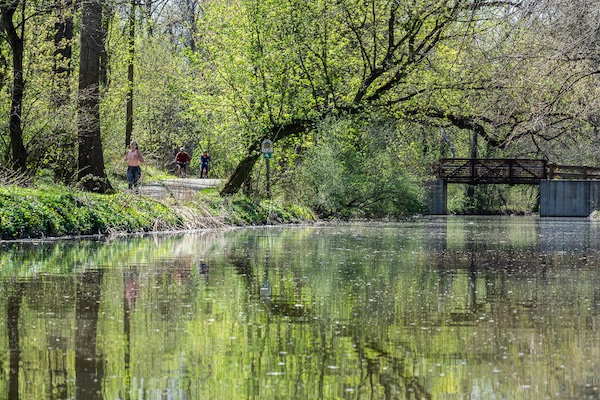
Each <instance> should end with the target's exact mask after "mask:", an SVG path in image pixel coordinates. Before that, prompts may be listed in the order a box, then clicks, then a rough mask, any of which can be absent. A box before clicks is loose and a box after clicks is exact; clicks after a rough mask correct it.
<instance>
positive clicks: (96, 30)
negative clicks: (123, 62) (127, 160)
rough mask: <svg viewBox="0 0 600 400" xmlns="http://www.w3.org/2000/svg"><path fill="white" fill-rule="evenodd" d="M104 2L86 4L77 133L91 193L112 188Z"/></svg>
mask: <svg viewBox="0 0 600 400" xmlns="http://www.w3.org/2000/svg"><path fill="white" fill-rule="evenodd" d="M103 38H104V35H103V29H102V0H83V1H82V6H81V54H80V60H79V92H78V105H79V110H78V116H77V130H78V139H79V140H78V141H79V157H78V180H79V182H80V183H81V184H82V186H83V187H84V188H85V189H86V190H89V191H92V192H99V193H106V192H110V191H112V190H113V189H112V187H111V185H110V183H109V181H108V178H107V176H106V171H105V169H104V156H103V154H102V139H101V137H100V80H99V79H100V54H101V52H102V49H103V48H104V46H103Z"/></svg>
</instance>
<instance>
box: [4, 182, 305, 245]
mask: <svg viewBox="0 0 600 400" xmlns="http://www.w3.org/2000/svg"><path fill="white" fill-rule="evenodd" d="M315 219H316V218H315V216H314V214H313V213H312V212H310V211H309V210H308V209H306V208H303V207H299V206H294V205H292V206H288V205H282V204H279V203H276V202H270V201H266V200H264V201H260V202H254V201H251V200H249V199H247V198H245V197H242V196H235V197H231V198H222V197H220V196H219V194H218V193H217V192H216V190H205V191H202V192H198V193H196V195H195V196H194V198H192V199H190V200H189V201H188V202H186V204H184V205H181V204H169V203H168V202H161V201H157V200H154V199H152V198H149V197H146V196H142V195H134V194H131V193H128V192H118V193H116V194H110V195H99V194H94V193H87V192H82V191H76V190H73V189H72V188H68V187H60V186H46V187H40V188H35V189H32V188H23V187H19V186H4V187H1V188H0V238H1V239H3V240H10V239H25V238H44V237H62V236H78V235H97V234H101V235H106V234H119V233H135V232H161V231H175V230H192V229H204V228H215V227H225V226H247V225H264V224H274V223H299V222H306V221H312V220H315Z"/></svg>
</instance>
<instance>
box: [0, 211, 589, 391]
mask: <svg viewBox="0 0 600 400" xmlns="http://www.w3.org/2000/svg"><path fill="white" fill-rule="evenodd" d="M598 231H599V229H598V225H597V223H595V222H593V221H589V220H587V219H537V218H458V217H452V218H440V219H423V220H419V221H416V222H407V223H399V224H395V223H394V224H391V223H390V224H360V225H359V224H356V225H345V226H335V227H290V228H264V229H247V230H234V231H220V232H204V233H199V234H190V235H175V236H153V237H135V238H128V239H118V240H114V241H70V242H54V243H18V244H17V243H11V244H4V245H3V247H2V251H1V252H0V257H1V258H2V271H1V276H0V291H1V293H2V296H1V297H0V301H1V302H2V308H1V309H0V310H2V311H0V322H1V323H2V325H3V329H2V332H4V333H3V334H1V335H0V344H1V345H2V347H3V348H4V349H6V351H4V352H2V354H1V355H0V362H1V365H2V366H3V368H2V371H3V372H2V373H3V379H0V398H6V399H33V398H40V399H41V398H58V399H70V398H77V399H80V398H81V399H129V398H169V399H246V398H260V399H281V398H290V399H319V398H321V399H346V398H348V399H404V398H414V399H418V398H436V399H463V398H471V399H477V398H479V399H494V398H502V399H507V398H510V399H519V398H523V399H530V398H598V397H599V395H598V393H599V392H598V385H599V382H598V380H599V379H600V378H599V377H598V376H599V375H598V374H597V371H598V370H599V369H600V368H599V367H600V365H599V364H600V361H599V360H600V345H599V343H600V341H599V334H598V315H599V311H600V279H599V276H598V266H599V265H600V260H599V257H598V248H599V243H600V237H599V234H598Z"/></svg>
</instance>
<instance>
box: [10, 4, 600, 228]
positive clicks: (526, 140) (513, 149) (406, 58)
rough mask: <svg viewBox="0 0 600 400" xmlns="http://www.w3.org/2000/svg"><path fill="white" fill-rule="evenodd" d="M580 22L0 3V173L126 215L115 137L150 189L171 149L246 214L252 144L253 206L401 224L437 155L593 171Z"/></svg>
mask: <svg viewBox="0 0 600 400" xmlns="http://www.w3.org/2000/svg"><path fill="white" fill-rule="evenodd" d="M599 15H600V5H598V4H595V3H594V4H588V3H585V2H572V1H566V0H546V1H530V0H516V1H511V2H497V1H480V0H456V1H451V2H448V1H446V0H416V1H402V2H398V1H382V0H340V1H335V2H332V1H329V0H315V1H310V2H306V1H305V0H291V1H281V0H268V1H256V0H207V1H188V0H186V1H183V0H145V1H125V0H89V1H88V0H86V1H84V2H83V3H81V4H80V3H78V2H72V1H67V0H57V1H50V2H48V1H38V0H33V1H28V2H25V1H24V0H14V1H11V2H5V3H3V4H0V17H1V19H2V21H3V22H2V25H1V27H0V28H1V29H2V32H3V33H4V35H3V36H1V39H2V40H0V48H1V49H2V51H1V52H0V97H1V98H3V99H4V101H1V102H0V137H1V138H2V140H0V168H3V169H4V170H5V171H13V172H17V173H18V176H19V177H21V176H25V177H26V179H27V180H28V181H30V182H33V186H34V187H35V186H38V187H41V188H43V186H39V185H38V184H37V182H38V181H39V180H40V179H41V180H42V181H43V180H45V179H46V178H47V177H50V178H51V181H52V184H53V185H62V187H63V188H66V189H59V188H58V187H60V186H51V187H52V189H50V193H52V194H48V193H45V194H41V197H44V198H46V197H47V196H50V199H48V201H50V202H53V201H56V202H58V203H59V204H62V202H68V201H71V200H72V199H71V198H67V197H61V195H59V193H61V192H62V191H63V190H64V191H70V190H75V191H79V190H83V191H86V192H90V193H98V194H100V193H105V194H108V195H109V197H107V199H110V200H106V202H107V203H110V202H115V203H116V204H121V205H120V206H117V205H115V208H118V207H122V208H123V209H127V207H125V205H127V203H128V202H130V203H131V202H132V200H126V199H127V195H126V194H125V193H121V189H122V184H121V182H122V181H123V175H124V168H125V166H124V164H123V160H122V158H123V153H124V151H125V149H126V148H127V146H128V143H129V141H130V140H132V139H135V140H136V141H137V142H138V143H139V145H140V150H141V151H142V152H143V153H144V156H145V158H146V165H145V166H144V168H145V169H146V170H152V171H155V172H156V174H169V173H172V172H173V171H174V164H173V158H174V155H175V153H176V151H177V149H179V147H181V146H185V147H186V149H187V150H188V152H189V153H191V156H192V162H191V166H190V168H191V172H192V176H197V175H198V171H199V156H200V153H201V152H202V150H208V151H209V153H210V155H211V162H212V164H211V172H210V175H211V177H218V178H221V179H223V180H224V184H223V186H222V187H221V188H220V190H219V192H220V193H219V194H220V196H219V199H218V201H217V202H221V203H222V204H223V205H227V204H229V205H231V204H234V203H235V201H236V200H235V199H238V200H239V199H246V200H245V201H248V202H249V204H252V205H253V206H257V205H258V206H260V205H261V204H264V200H263V199H266V198H268V197H269V196H267V193H266V192H267V190H266V187H267V184H266V176H267V171H266V169H267V167H266V162H264V160H263V159H262V155H261V143H262V141H263V140H264V139H270V140H271V141H272V142H273V143H274V146H273V149H274V153H273V158H272V159H270V164H269V167H270V169H269V177H270V181H269V183H270V190H269V191H270V192H271V193H269V194H270V195H271V196H270V197H271V198H272V199H274V202H271V203H270V204H271V206H270V207H269V209H272V208H273V207H274V205H273V204H283V205H285V206H282V207H284V208H286V209H287V207H291V205H294V206H299V207H305V208H306V209H309V210H311V213H313V214H314V215H316V216H318V217H319V218H325V219H329V218H357V217H358V218H402V217H405V216H407V215H413V214H417V213H420V212H423V211H426V209H427V204H428V200H427V187H428V186H429V184H430V182H431V181H432V180H433V179H434V178H435V171H434V169H433V168H432V165H434V164H435V162H436V161H437V160H439V159H440V158H443V157H462V158H465V157H466V158H475V157H479V158H535V159H545V160H548V161H550V162H554V163H559V164H565V165H588V166H598V165H600V155H598V153H597V152H596V151H595V150H594V149H596V148H598V145H599V144H600V130H599V129H600V117H599V116H600V103H599V101H600V95H599V94H600V93H598V91H599V90H600V89H599V88H600V85H599V84H598V83H599V82H598V77H599V76H600V74H599V73H598V60H599V59H600V53H599V51H598V46H597V38H598V32H600V18H598V16H599ZM2 116H4V117H2ZM69 188H72V189H69ZM4 190H16V191H19V190H20V189H14V188H5V189H4ZM43 190H46V189H43ZM7 193H8V192H7ZM73 195H74V196H79V195H80V193H79V192H77V194H76V195H75V194H73ZM6 196H8V198H10V195H9V194H6ZM45 196H46V197H45ZM81 196H84V197H86V196H88V194H83V193H82V194H81ZM24 197H25V198H26V199H27V201H31V202H34V200H33V195H32V194H31V193H26V194H25V196H24ZM90 199H99V198H96V197H93V196H91V195H90V197H86V198H85V199H84V200H82V201H83V202H84V203H85V202H92V203H93V202H94V201H98V200H93V201H92V200H90ZM213 200H214V201H216V200H215V199H213ZM11 201H12V202H14V201H16V200H11ZM240 201H241V200H240ZM138 204H139V206H140V207H143V208H144V213H147V214H152V213H154V212H158V211H157V210H158V209H160V210H161V211H160V212H159V214H160V213H162V212H165V213H168V212H172V211H164V210H163V209H162V208H160V207H158V206H157V205H155V204H151V203H148V204H146V202H145V200H143V201H140V202H138ZM536 204H537V202H536V194H535V193H534V192H532V191H531V190H530V189H525V188H516V187H500V186H499V187H478V188H469V187H466V186H453V187H452V188H451V195H450V197H449V209H450V211H451V212H454V213H482V212H485V213H528V212H535V207H536ZM155 207H158V208H155ZM224 207H225V206H224ZM275 208H277V207H275ZM110 210H111V212H113V211H115V210H113V209H110ZM129 211H130V212H131V213H133V214H135V212H133V210H129ZM15 212H16V211H15ZM23 213H25V211H23ZM100 213H101V214H102V212H100ZM25 214H26V213H25ZM25 214H24V215H25ZM15 215H16V214H15ZM165 215H166V214H165ZM257 215H259V216H260V215H264V212H258V213H257ZM180 217H181V216H176V215H174V216H173V217H172V218H174V220H172V219H171V217H169V218H166V220H165V225H166V226H169V225H171V224H175V225H177V224H180V223H181V221H179V220H178V219H177V218H180ZM3 218H4V217H3ZM16 218H17V219H18V215H17V216H16ZM96 218H98V219H99V220H100V221H102V220H103V218H104V217H102V216H101V215H96ZM140 218H142V217H140ZM261 218H262V217H259V220H260V219H261ZM4 219H6V218H4ZM262 219H263V220H264V218H262ZM104 220H106V221H109V219H107V218H104ZM242 220H244V218H242ZM174 221H178V222H174ZM40 223H42V224H49V225H47V226H51V227H52V226H54V225H53V223H52V222H49V221H45V222H40ZM148 223H149V222H148V221H147V220H138V221H137V222H135V223H133V222H132V225H131V226H130V227H129V228H128V229H129V230H136V229H138V228H136V226H141V225H143V226H147V224H148ZM97 228H98V226H96V225H94V224H93V223H90V224H89V229H87V228H86V229H85V230H84V231H86V232H88V231H90V232H91V231H94V230H96V229H97ZM7 229H8V228H7ZM10 229H13V230H10V232H12V233H10V234H9V236H10V235H15V234H16V235H20V234H21V233H18V232H20V230H19V229H25V228H18V229H17V228H10ZM38 229H40V228H39V227H38V228H31V232H33V231H34V230H38ZM52 229H54V228H52ZM106 229H108V227H106ZM56 230H57V231H61V232H62V231H65V232H67V231H69V229H68V226H67V227H59V226H57V227H56ZM23 232H24V231H23Z"/></svg>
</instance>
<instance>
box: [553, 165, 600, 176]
mask: <svg viewBox="0 0 600 400" xmlns="http://www.w3.org/2000/svg"><path fill="white" fill-rule="evenodd" d="M548 179H571V180H600V168H598V167H583V166H576V165H560V164H548Z"/></svg>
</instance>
